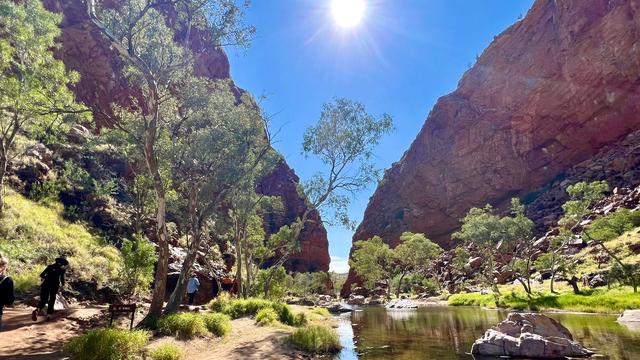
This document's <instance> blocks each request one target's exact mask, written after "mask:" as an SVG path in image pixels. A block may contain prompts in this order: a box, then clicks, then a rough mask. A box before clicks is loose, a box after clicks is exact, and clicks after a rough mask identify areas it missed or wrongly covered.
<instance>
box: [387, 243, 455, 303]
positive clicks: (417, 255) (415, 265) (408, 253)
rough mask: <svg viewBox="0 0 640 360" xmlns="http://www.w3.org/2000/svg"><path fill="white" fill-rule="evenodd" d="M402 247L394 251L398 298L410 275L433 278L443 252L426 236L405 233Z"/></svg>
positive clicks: (399, 246)
mask: <svg viewBox="0 0 640 360" xmlns="http://www.w3.org/2000/svg"><path fill="white" fill-rule="evenodd" d="M400 241H401V243H400V245H398V246H396V247H395V248H394V249H393V250H392V254H393V258H394V262H393V265H394V268H395V272H396V273H397V275H398V276H399V277H400V278H399V279H398V287H397V288H396V296H400V290H401V289H402V282H403V280H404V278H405V276H407V275H409V274H419V275H421V276H424V277H432V276H434V273H433V262H434V261H435V260H436V258H437V257H438V256H440V255H441V254H442V252H443V250H442V248H441V247H440V246H439V245H438V244H436V243H434V242H432V241H431V240H429V239H427V237H426V236H425V235H424V234H419V233H411V232H404V233H402V235H400Z"/></svg>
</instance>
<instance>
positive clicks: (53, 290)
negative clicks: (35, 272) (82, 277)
mask: <svg viewBox="0 0 640 360" xmlns="http://www.w3.org/2000/svg"><path fill="white" fill-rule="evenodd" d="M67 266H69V262H68V261H67V259H65V258H61V257H59V258H57V259H56V261H55V263H53V264H51V265H49V266H47V267H46V268H45V269H44V271H43V272H42V274H40V278H41V279H42V284H41V285H40V303H39V304H38V306H37V307H36V309H35V310H33V313H31V319H32V320H33V321H37V320H38V313H39V312H40V311H42V310H43V309H44V307H45V305H48V307H47V321H49V320H51V314H53V306H54V304H55V303H56V295H58V291H59V290H60V289H61V288H62V287H64V273H65V271H66V270H67Z"/></svg>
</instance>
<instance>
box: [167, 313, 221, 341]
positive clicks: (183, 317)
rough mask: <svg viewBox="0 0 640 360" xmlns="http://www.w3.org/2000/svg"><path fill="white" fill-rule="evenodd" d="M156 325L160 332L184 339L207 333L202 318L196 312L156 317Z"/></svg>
mask: <svg viewBox="0 0 640 360" xmlns="http://www.w3.org/2000/svg"><path fill="white" fill-rule="evenodd" d="M157 326H158V331H160V333H162V334H165V335H175V336H177V337H178V338H179V339H186V340H189V339H193V338H194V337H196V336H199V335H200V336H202V335H206V334H207V333H208V332H207V325H206V323H205V321H204V318H203V317H202V315H200V314H196V313H179V314H171V315H166V316H163V317H161V318H160V319H158V322H157Z"/></svg>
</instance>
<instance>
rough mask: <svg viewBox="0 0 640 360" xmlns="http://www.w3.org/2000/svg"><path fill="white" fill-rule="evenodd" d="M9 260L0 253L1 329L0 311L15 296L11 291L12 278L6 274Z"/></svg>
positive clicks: (0, 323)
mask: <svg viewBox="0 0 640 360" xmlns="http://www.w3.org/2000/svg"><path fill="white" fill-rule="evenodd" d="M8 269H9V260H7V258H5V257H4V256H2V254H0V330H2V312H3V311H4V307H5V306H7V305H12V304H13V302H14V301H15V299H16V297H15V294H14V292H13V280H12V279H11V278H10V277H9V276H8V275H7V270H8Z"/></svg>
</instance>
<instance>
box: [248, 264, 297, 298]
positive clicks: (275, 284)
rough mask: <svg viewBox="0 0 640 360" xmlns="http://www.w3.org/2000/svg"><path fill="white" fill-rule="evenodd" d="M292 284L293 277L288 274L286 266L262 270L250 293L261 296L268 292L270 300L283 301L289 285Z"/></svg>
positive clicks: (257, 275) (259, 271)
mask: <svg viewBox="0 0 640 360" xmlns="http://www.w3.org/2000/svg"><path fill="white" fill-rule="evenodd" d="M291 282H292V280H291V276H290V275H289V274H287V271H286V270H285V268H284V266H277V267H270V268H267V269H260V270H258V273H257V274H256V278H255V282H254V283H253V284H252V289H251V291H250V293H251V294H252V295H259V294H263V293H264V292H265V291H264V290H266V293H267V294H268V297H269V298H270V299H281V298H282V297H283V296H284V294H285V293H286V292H287V290H288V288H287V284H288V283H289V284H290V283H291ZM267 284H268V285H267Z"/></svg>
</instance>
